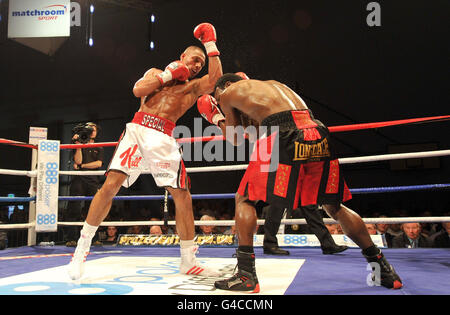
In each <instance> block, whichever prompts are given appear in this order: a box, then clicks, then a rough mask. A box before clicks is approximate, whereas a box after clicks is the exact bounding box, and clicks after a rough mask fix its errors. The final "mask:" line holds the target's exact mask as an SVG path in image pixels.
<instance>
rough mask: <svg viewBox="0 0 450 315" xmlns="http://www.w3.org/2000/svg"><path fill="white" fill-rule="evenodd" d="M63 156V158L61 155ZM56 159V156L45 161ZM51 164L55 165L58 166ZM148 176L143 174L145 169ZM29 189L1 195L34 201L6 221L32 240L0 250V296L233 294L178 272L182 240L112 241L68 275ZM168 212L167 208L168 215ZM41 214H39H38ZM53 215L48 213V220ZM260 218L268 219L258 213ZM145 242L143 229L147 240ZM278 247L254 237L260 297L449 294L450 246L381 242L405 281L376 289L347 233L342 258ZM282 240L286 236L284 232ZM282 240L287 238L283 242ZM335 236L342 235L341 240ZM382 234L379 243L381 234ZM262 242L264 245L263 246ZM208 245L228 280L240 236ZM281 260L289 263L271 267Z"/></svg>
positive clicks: (292, 245)
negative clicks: (44, 234)
mask: <svg viewBox="0 0 450 315" xmlns="http://www.w3.org/2000/svg"><path fill="white" fill-rule="evenodd" d="M449 118H450V115H448V116H437V117H427V118H416V119H406V120H399V121H390V122H382V123H368V124H357V125H347V126H336V127H329V129H330V132H341V131H354V130H363V129H370V128H381V127H387V126H396V125H404V124H411V123H419V122H434V121H442V120H448V119H449ZM223 140H224V138H223V137H222V136H211V137H201V138H182V139H178V142H179V143H184V142H197V141H203V142H204V141H223ZM0 143H2V144H7V145H15V146H22V147H27V148H30V149H33V150H34V151H35V150H36V149H38V147H37V146H36V145H31V144H27V143H21V142H17V141H13V140H7V139H0ZM116 144H117V143H115V142H108V143H95V144H85V145H78V144H67V145H59V147H58V150H64V149H75V148H79V147H98V146H103V147H114V146H116ZM449 155H450V150H436V151H426V152H411V153H396V154H384V155H376V156H364V157H349V158H340V159H339V162H340V164H354V163H366V162H378V161H390V160H395V159H412V158H426V157H438V156H439V157H444V156H449ZM58 157H59V155H58ZM48 163H50V162H48ZM246 167H247V164H238V165H226V166H207V167H191V168H189V167H188V168H186V170H187V172H188V173H205V172H207V173H210V172H228V171H239V170H245V169H246ZM51 170H52V171H53V169H51ZM38 172H39V169H35V168H34V169H33V168H32V169H31V170H9V169H0V174H2V175H11V176H27V177H30V178H31V181H33V179H34V178H36V177H37V176H38V175H39V174H38ZM142 174H145V172H143V173H142ZM57 175H58V176H60V175H72V176H78V175H104V171H58V172H57ZM35 187H36V189H37V191H36V192H33V191H30V196H27V197H13V198H11V197H0V202H1V203H11V202H29V203H30V215H29V222H28V223H23V224H0V229H2V230H14V229H27V230H28V246H24V247H18V248H7V249H5V250H2V251H0V294H6V295H15V294H29V295H32V294H38V295H52V294H57V295H60V294H69V295H71V294H72V295H78V294H82V295H91V294H92V295H94V294H107V295H122V294H147V295H180V294H182V295H222V296H223V295H228V294H231V295H233V294H235V293H233V292H230V291H226V292H224V291H222V290H216V289H215V288H214V285H213V284H214V281H215V280H217V279H214V278H204V277H200V276H192V275H189V276H188V275H180V274H179V270H178V266H179V259H180V258H179V247H178V246H177V244H176V243H171V244H169V246H167V244H162V243H152V244H150V243H147V244H145V243H142V242H141V243H140V244H139V246H136V245H135V244H129V243H126V242H124V243H121V242H118V243H117V244H116V245H114V246H101V247H99V246H93V247H92V248H91V253H90V255H89V256H88V259H87V262H86V275H85V276H84V277H83V278H82V279H81V280H78V281H71V280H70V279H69V277H68V276H67V273H66V270H65V268H66V265H67V264H68V263H69V261H70V257H71V255H72V253H73V251H74V249H73V248H68V247H65V246H36V227H37V225H38V224H39V223H42V222H43V221H45V219H43V218H42V217H40V218H39V215H37V214H36V210H35V207H36V200H37V197H36V196H37V194H39V189H40V188H39V186H38V185H37V186H35ZM449 188H450V183H435V184H426V183H424V184H422V185H409V186H392V187H371V188H353V189H352V188H350V191H351V193H352V194H353V195H356V194H375V193H390V192H401V191H418V192H419V191H424V190H447V189H449ZM234 195H235V193H234V192H230V193H220V194H207V193H203V194H192V199H194V200H195V199H201V200H204V199H233V198H234ZM57 199H58V201H88V200H91V199H92V197H88V196H58V197H57ZM114 200H161V201H165V202H167V196H165V195H150V196H143V195H141V196H116V197H115V198H114ZM165 214H167V213H165ZM39 220H40V221H39ZM47 221H51V218H50V219H49V218H47ZM54 221H55V222H53V223H54V224H55V225H57V226H58V227H59V226H81V225H82V224H83V222H61V221H58V220H57V218H56V219H55V220H54ZM363 221H364V222H365V223H388V224H399V223H407V222H419V223H432V222H433V223H438V222H450V217H443V216H441V217H401V218H399V217H391V218H363ZM257 223H258V225H263V224H264V220H258V222H257ZM324 223H326V224H328V223H330V224H331V223H337V222H336V221H334V220H333V219H328V218H325V219H324ZM165 224H167V225H175V222H174V221H169V220H167V217H165V218H164V220H162V221H128V222H123V221H108V222H103V223H102V224H101V225H102V226H108V225H114V226H134V225H142V226H149V225H165ZM282 224H287V225H289V224H306V221H305V220H304V219H283V220H282ZM195 225H196V226H200V225H215V226H232V225H234V221H233V220H216V221H195ZM146 237H147V239H148V237H150V236H148V235H144V236H142V237H141V239H146ZM279 237H280V238H279V240H282V242H281V243H280V246H283V247H288V248H289V251H290V253H291V255H289V256H284V257H280V256H272V255H265V254H264V253H263V250H262V247H261V244H260V242H261V238H259V239H257V238H256V236H255V254H256V257H257V259H256V269H257V271H258V278H259V281H260V286H261V293H260V294H262V295H299V294H302V295H303V294H304V295H309V294H313V295H316V294H317V295H318V294H320V295H323V294H332V295H339V294H346V295H348V294H361V295H365V294H367V295H374V294H377V295H378V294H379V295H409V294H412V295H422V294H450V286H449V285H448V283H450V272H449V271H450V269H449V268H450V264H449V261H450V249H438V248H429V249H414V250H409V249H392V248H385V246H383V239H381V242H382V243H381V244H380V243H378V244H377V245H379V246H380V247H384V249H383V252H384V253H385V255H386V257H387V258H388V260H389V262H390V263H391V264H392V265H393V266H395V268H396V270H397V272H398V274H399V275H400V277H401V278H402V281H403V283H404V287H403V288H402V289H400V290H388V289H386V288H384V287H377V286H374V285H373V284H371V283H370V282H369V281H368V277H369V275H370V272H371V271H370V269H367V263H366V261H365V259H364V258H363V256H362V255H361V253H360V249H359V248H357V246H356V245H355V244H354V243H353V242H351V240H349V239H348V238H346V237H345V236H343V237H342V238H340V239H337V243H338V244H339V245H341V244H344V245H348V246H349V247H350V248H349V249H348V250H346V251H345V252H342V253H339V254H335V255H323V254H322V252H321V250H320V248H319V247H318V246H317V242H316V243H314V241H312V239H310V238H306V237H305V238H303V239H302V238H301V236H297V238H295V237H293V236H290V238H287V237H286V236H280V235H279ZM283 237H284V238H283ZM283 240H284V242H283ZM335 240H336V239H335ZM378 241H380V240H379V239H378ZM258 242H259V243H258ZM203 245H204V246H201V248H200V251H199V253H198V255H197V257H198V259H199V260H200V261H201V262H202V263H204V264H207V265H208V266H209V267H211V268H215V269H217V270H219V271H220V272H221V273H222V277H221V278H223V277H228V276H231V274H232V272H233V269H234V267H235V264H236V259H235V258H233V257H232V255H233V254H234V252H235V247H236V243H233V244H225V245H223V244H219V243H217V242H214V243H206V245H205V244H203ZM274 266H283V268H276V267H275V268H274Z"/></svg>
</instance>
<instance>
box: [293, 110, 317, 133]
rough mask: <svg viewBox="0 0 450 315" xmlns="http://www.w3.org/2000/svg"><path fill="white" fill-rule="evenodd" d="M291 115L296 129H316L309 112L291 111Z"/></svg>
mask: <svg viewBox="0 0 450 315" xmlns="http://www.w3.org/2000/svg"><path fill="white" fill-rule="evenodd" d="M291 114H292V118H293V119H294V122H295V124H296V125H297V128H298V129H306V128H313V127H317V124H316V123H315V122H314V121H313V120H312V117H311V113H310V111H309V110H293V111H291Z"/></svg>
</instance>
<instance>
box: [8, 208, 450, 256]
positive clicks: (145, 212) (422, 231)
mask: <svg viewBox="0 0 450 315" xmlns="http://www.w3.org/2000/svg"><path fill="white" fill-rule="evenodd" d="M193 207H194V218H195V220H201V221H204V220H234V202H233V200H194V201H193ZM319 211H320V212H321V213H322V216H323V217H324V218H328V216H327V215H326V214H325V212H323V211H322V210H319ZM83 213H84V215H86V213H87V212H86V211H85V212H83ZM298 213H300V211H295V210H294V211H293V212H292V214H291V215H290V216H289V217H291V218H301V216H299V215H298ZM432 215H433V214H432V213H430V212H429V211H424V212H422V213H420V215H419V216H423V217H428V216H432ZM439 215H443V216H450V213H444V214H439ZM407 216H408V213H406V212H404V211H395V212H393V213H392V215H391V216H390V217H407ZM258 217H259V218H261V219H263V217H262V213H258ZM370 217H372V218H374V217H375V218H377V217H379V218H386V217H387V216H385V215H381V214H379V213H372V215H370ZM78 219H79V220H78V221H79V222H82V221H83V220H84V219H85V217H84V216H83V214H82V215H81V216H80V217H79V218H78ZM58 220H60V221H67V220H65V218H64V209H63V208H62V209H60V212H59V218H58ZM162 220H163V207H162V205H161V204H160V203H152V204H151V208H149V207H145V206H143V205H142V204H141V205H139V206H137V207H136V208H134V207H133V205H131V206H130V205H128V206H127V207H125V208H122V207H121V206H120V205H119V206H118V205H113V207H112V209H111V211H110V213H109V215H108V217H107V218H106V219H105V222H108V221H162ZM174 220H175V209H174V205H173V203H170V202H169V221H174ZM0 221H1V222H2V223H27V222H28V212H27V211H26V209H25V210H19V209H18V208H17V207H15V209H14V211H13V212H12V213H10V212H9V209H8V207H7V206H4V207H2V208H1V212H0ZM326 227H327V228H328V230H329V231H330V233H331V234H344V233H343V231H342V229H341V227H340V225H339V224H326ZM366 227H367V230H368V231H369V234H381V235H384V237H385V239H386V243H387V246H388V247H390V248H416V247H440V248H450V236H449V235H450V222H447V223H414V222H413V223H404V224H366ZM63 230H64V227H61V228H59V229H58V232H57V233H38V241H46V242H48V241H53V242H55V243H56V244H67V241H68V240H67V239H65V237H64V231H63ZM255 232H256V233H258V234H263V233H264V227H263V226H259V227H258V228H257V230H256V231H255ZM176 233H177V231H176V226H173V225H169V226H164V225H134V226H114V225H110V226H107V225H106V226H102V227H100V228H99V230H98V233H97V236H96V238H95V242H94V245H102V244H105V245H106V244H115V243H116V241H117V237H118V235H120V234H153V235H162V234H176ZM196 233H197V234H198V235H209V234H235V226H196ZM284 233H285V234H312V233H311V232H310V231H309V228H308V225H304V224H301V225H296V224H294V225H286V226H285V227H284ZM72 241H73V240H72ZM26 242H27V230H25V229H22V230H3V231H1V230H0V249H4V248H6V247H7V246H8V247H17V246H24V245H26ZM75 245H76V243H75ZM70 246H74V244H71V245H70Z"/></svg>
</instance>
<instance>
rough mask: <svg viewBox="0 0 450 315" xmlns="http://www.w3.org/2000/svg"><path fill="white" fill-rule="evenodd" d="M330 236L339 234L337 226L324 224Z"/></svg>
mask: <svg viewBox="0 0 450 315" xmlns="http://www.w3.org/2000/svg"><path fill="white" fill-rule="evenodd" d="M325 226H326V227H327V229H328V231H329V232H330V234H339V233H338V230H337V224H325Z"/></svg>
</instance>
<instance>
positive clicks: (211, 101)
mask: <svg viewBox="0 0 450 315" xmlns="http://www.w3.org/2000/svg"><path fill="white" fill-rule="evenodd" d="M197 109H198V112H199V113H200V115H202V117H203V118H205V119H206V120H207V121H209V122H210V123H211V124H214V125H219V122H220V121H221V120H225V117H224V116H223V115H222V113H221V112H220V109H219V107H217V101H216V99H215V98H214V97H212V96H211V95H208V94H206V95H202V96H201V97H199V99H198V100H197Z"/></svg>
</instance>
